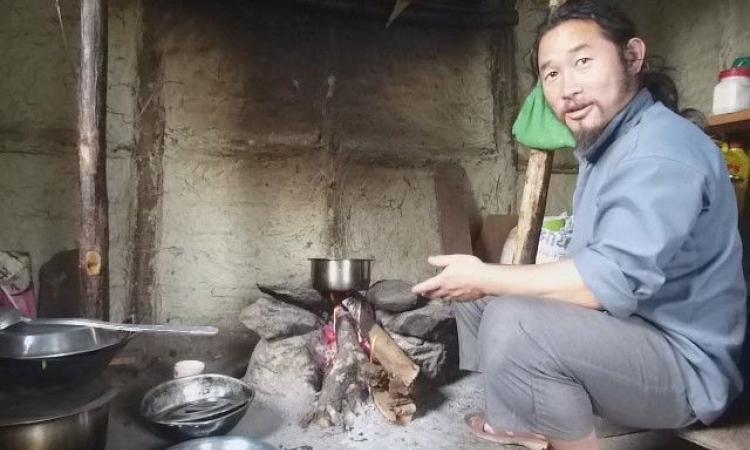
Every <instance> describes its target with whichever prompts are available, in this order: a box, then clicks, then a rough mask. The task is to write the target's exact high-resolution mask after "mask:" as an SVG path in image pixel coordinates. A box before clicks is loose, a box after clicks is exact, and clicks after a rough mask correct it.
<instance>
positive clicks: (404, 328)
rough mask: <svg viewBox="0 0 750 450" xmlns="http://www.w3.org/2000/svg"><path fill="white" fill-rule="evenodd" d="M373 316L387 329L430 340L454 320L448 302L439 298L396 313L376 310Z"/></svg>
mask: <svg viewBox="0 0 750 450" xmlns="http://www.w3.org/2000/svg"><path fill="white" fill-rule="evenodd" d="M375 317H376V318H377V320H378V321H379V322H380V323H381V324H382V326H383V328H385V329H386V330H388V331H391V332H393V333H398V334H403V335H406V336H413V337H418V338H423V339H431V340H437V339H436V335H437V334H438V333H440V332H441V330H443V329H445V328H448V327H450V326H451V325H452V324H453V323H454V322H455V318H454V317H453V311H451V307H450V304H449V303H447V302H444V301H441V300H432V301H429V302H427V303H426V304H425V305H424V306H423V307H421V308H417V309H413V310H411V311H405V312H402V313H397V314H394V313H390V312H387V311H376V312H375Z"/></svg>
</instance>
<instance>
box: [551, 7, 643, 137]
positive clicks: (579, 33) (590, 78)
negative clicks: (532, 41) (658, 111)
mask: <svg viewBox="0 0 750 450" xmlns="http://www.w3.org/2000/svg"><path fill="white" fill-rule="evenodd" d="M538 62H539V77H540V79H541V80H542V87H543V89H544V96H545V97H546V98H547V102H548V103H549V104H550V106H551V107H552V109H553V110H554V111H555V114H557V117H558V118H559V119H560V120H562V121H564V122H565V124H566V125H567V126H568V128H570V130H571V131H572V132H573V134H574V136H575V137H576V141H577V143H578V146H579V147H583V148H585V147H588V146H589V145H591V144H593V143H594V141H595V140H596V138H598V137H599V135H600V134H601V132H602V131H603V130H604V128H605V127H606V126H607V124H609V122H610V121H611V120H612V118H613V117H614V116H615V115H616V114H617V113H618V112H620V110H621V109H622V108H623V107H624V106H625V105H626V104H627V103H628V102H629V101H630V99H631V98H632V97H633V96H634V95H635V86H634V85H635V82H634V80H632V79H631V78H633V77H631V76H629V75H628V73H627V72H626V70H625V67H624V65H623V61H622V56H621V53H620V50H619V49H618V48H617V47H616V46H615V44H613V43H612V42H610V41H609V40H607V39H606V38H605V37H604V35H603V34H602V32H601V30H600V28H599V25H597V24H596V23H595V22H593V21H590V20H570V21H567V22H564V23H562V24H560V25H558V26H557V27H555V28H553V29H552V30H550V31H548V32H547V34H545V35H544V36H543V37H542V40H541V41H540V43H539V61H538Z"/></svg>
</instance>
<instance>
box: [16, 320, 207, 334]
mask: <svg viewBox="0 0 750 450" xmlns="http://www.w3.org/2000/svg"><path fill="white" fill-rule="evenodd" d="M30 322H31V323H34V324H39V325H80V326H85V327H93V328H102V329H105V330H115V331H132V332H145V333H177V334H190V335H194V336H214V335H216V334H217V333H218V332H219V329H218V328H216V327H210V326H196V325H147V324H130V323H112V322H104V321H101V320H92V319H79V318H74V319H73V318H71V319H33V320H30Z"/></svg>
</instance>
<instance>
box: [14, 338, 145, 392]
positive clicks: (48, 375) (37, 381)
mask: <svg viewBox="0 0 750 450" xmlns="http://www.w3.org/2000/svg"><path fill="white" fill-rule="evenodd" d="M134 335H135V333H128V332H122V331H110V330H103V329H95V328H90V327H83V326H70V325H36V324H28V323H19V324H17V325H14V326H12V327H10V328H7V329H5V330H2V331H0V389H6V388H13V387H19V386H21V387H29V388H37V389H59V388H67V387H71V386H74V385H81V384H84V383H87V382H89V381H91V380H93V379H94V378H96V377H97V376H98V375H99V374H100V373H101V372H102V371H103V370H104V369H105V368H106V367H107V365H108V364H109V362H110V361H111V360H112V358H113V357H114V356H115V355H116V354H117V352H119V351H120V349H122V347H124V346H125V344H127V342H128V341H129V340H130V339H131V338H132V337H133V336H134Z"/></svg>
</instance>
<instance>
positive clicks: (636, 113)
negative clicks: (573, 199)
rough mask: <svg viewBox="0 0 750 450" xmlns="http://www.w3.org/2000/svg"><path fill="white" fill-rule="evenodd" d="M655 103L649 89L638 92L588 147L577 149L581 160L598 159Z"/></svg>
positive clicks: (593, 160) (576, 152) (592, 160)
mask: <svg viewBox="0 0 750 450" xmlns="http://www.w3.org/2000/svg"><path fill="white" fill-rule="evenodd" d="M653 104H654V98H653V97H652V96H651V93H650V92H649V91H648V89H646V88H643V89H641V90H640V92H638V94H636V95H635V96H634V97H633V98H632V99H631V100H630V102H628V104H627V105H625V107H624V108H623V109H622V110H621V111H620V112H619V113H617V115H615V117H613V118H612V120H611V121H610V122H609V124H608V125H607V126H606V127H605V128H604V131H602V134H601V135H599V137H598V138H597V139H596V141H594V143H593V144H591V146H589V147H587V148H578V149H576V151H575V154H576V156H577V157H578V159H579V160H583V159H584V158H585V159H586V160H588V161H589V162H590V163H594V162H596V160H597V159H598V158H599V157H600V156H601V155H602V153H604V150H606V149H607V148H608V147H610V146H611V145H612V143H613V142H615V141H616V140H617V138H619V137H620V136H622V135H624V134H625V133H627V132H628V131H630V130H631V129H632V128H633V127H634V126H636V125H637V124H638V122H639V121H640V117H641V113H643V111H645V110H646V109H647V108H649V107H650V106H651V105H653Z"/></svg>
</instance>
